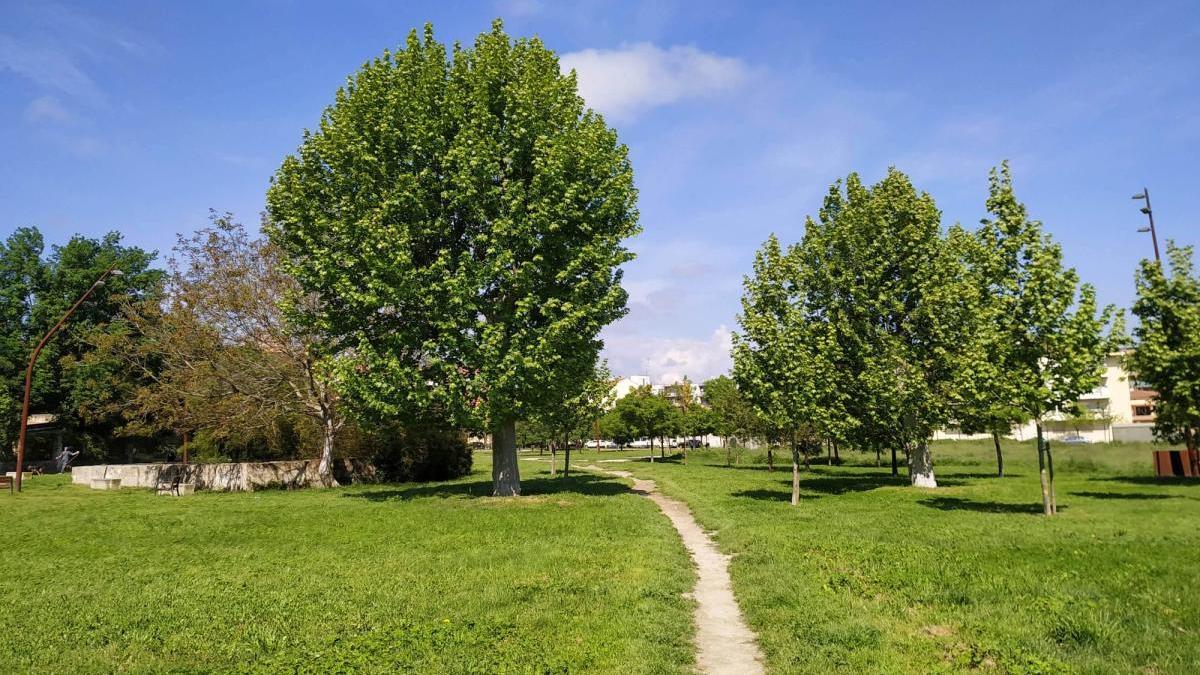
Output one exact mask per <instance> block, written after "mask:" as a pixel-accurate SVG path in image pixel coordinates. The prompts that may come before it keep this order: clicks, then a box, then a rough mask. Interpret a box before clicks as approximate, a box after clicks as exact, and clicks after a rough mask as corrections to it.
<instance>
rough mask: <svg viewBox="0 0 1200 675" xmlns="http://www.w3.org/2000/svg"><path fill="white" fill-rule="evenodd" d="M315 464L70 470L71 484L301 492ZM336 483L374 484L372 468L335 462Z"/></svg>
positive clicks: (311, 481)
mask: <svg viewBox="0 0 1200 675" xmlns="http://www.w3.org/2000/svg"><path fill="white" fill-rule="evenodd" d="M317 464H318V462H317V460H315V459H313V460H294V461H286V462H241V463H230V464H96V465H92V466H76V467H72V469H71V482H72V483H78V484H81V485H89V484H91V481H92V479H94V478H120V479H121V487H143V488H154V487H157V486H158V484H159V483H160V482H168V481H172V480H174V479H175V477H176V476H179V477H180V478H181V479H182V481H183V482H185V483H194V484H195V485H196V489H197V490H213V491H219V492H241V491H249V490H259V489H263V488H288V489H290V488H301V487H308V486H310V485H318V484H319V481H318V480H317V479H318V475H317ZM333 475H334V477H335V478H337V480H338V482H339V483H342V484H343V485H344V484H346V483H369V482H374V481H375V467H374V466H372V465H371V464H368V463H366V462H364V461H362V460H357V459H342V460H335V461H334V466H333Z"/></svg>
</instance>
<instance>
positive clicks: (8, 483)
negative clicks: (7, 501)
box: [0, 476, 13, 495]
mask: <svg viewBox="0 0 1200 675" xmlns="http://www.w3.org/2000/svg"><path fill="white" fill-rule="evenodd" d="M4 488H8V494H10V495H11V494H13V479H12V477H10V476H0V490H2V489H4Z"/></svg>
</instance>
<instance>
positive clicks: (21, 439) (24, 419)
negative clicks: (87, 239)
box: [13, 264, 124, 492]
mask: <svg viewBox="0 0 1200 675" xmlns="http://www.w3.org/2000/svg"><path fill="white" fill-rule="evenodd" d="M122 274H124V273H123V272H122V271H121V270H119V269H117V266H116V264H113V266H112V267H109V268H108V269H106V270H104V273H103V274H101V275H100V278H98V279H96V281H95V282H93V283H92V285H91V286H89V287H88V289H87V290H86V291H84V292H83V295H81V296H79V299H78V300H76V301H75V304H73V305H71V308H70V309H68V310H67V313H66V314H63V315H62V318H61V319H59V320H58V323H56V324H54V327H53V328H51V329H50V330H48V331H46V334H45V335H43V336H42V340H41V342H38V344H37V347H35V348H34V349H33V353H32V354H30V355H29V366H28V367H27V368H26V369H25V402H24V403H23V404H22V405H21V433H20V435H18V436H17V467H16V468H17V473H16V475H15V476H14V477H13V483H14V484H15V485H16V488H17V492H20V491H21V472H22V470H24V468H25V432H26V430H27V429H28V427H29V395H30V390H31V389H32V388H33V365H34V364H35V363H37V358H38V356H40V355H41V353H42V349H43V348H45V346H46V344H47V343H48V342H50V338H52V337H54V334H55V333H57V332H58V331H60V330H62V327H63V326H64V325H66V323H67V319H69V318H71V315H72V314H74V313H75V310H77V309H79V306H80V305H82V304H83V301H84V300H87V299H88V298H89V297H90V296H91V295H92V293H94V292H95V291H96V289H97V288H100V287H102V286H104V281H105V279H108V278H109V277H119V276H121V275H122Z"/></svg>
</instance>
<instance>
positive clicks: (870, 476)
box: [733, 472, 908, 502]
mask: <svg viewBox="0 0 1200 675" xmlns="http://www.w3.org/2000/svg"><path fill="white" fill-rule="evenodd" d="M789 474H790V472H789ZM778 483H779V484H780V485H781V486H783V487H782V488H781V489H778V490H773V489H769V488H755V489H752V490H739V491H737V492H734V493H733V496H734V497H747V498H750V499H761V500H764V501H784V502H786V501H791V499H792V480H791V478H790V477H789V478H784V479H782V480H779V481H778ZM889 485H892V486H902V485H908V478H906V477H904V476H892V475H891V474H885V473H835V474H824V475H819V476H818V477H815V478H814V477H813V476H812V474H808V475H807V476H805V477H802V478H801V479H800V489H801V490H805V491H807V492H817V493H820V494H825V495H841V494H846V493H847V492H868V491H870V490H876V489H878V488H881V487H887V486H889ZM803 498H804V496H803V495H802V496H801V499H803ZM810 498H811V496H810Z"/></svg>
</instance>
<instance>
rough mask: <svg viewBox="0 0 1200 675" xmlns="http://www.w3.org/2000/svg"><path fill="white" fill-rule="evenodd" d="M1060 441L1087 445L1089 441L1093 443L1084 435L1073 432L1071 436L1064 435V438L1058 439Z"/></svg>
mask: <svg viewBox="0 0 1200 675" xmlns="http://www.w3.org/2000/svg"><path fill="white" fill-rule="evenodd" d="M1058 442H1059V443H1062V444H1063V445H1086V444H1088V443H1091V441H1089V440H1088V439H1086V438H1084V437H1083V436H1080V435H1079V434H1071V435H1070V436H1063V437H1062V438H1060V439H1058Z"/></svg>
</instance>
